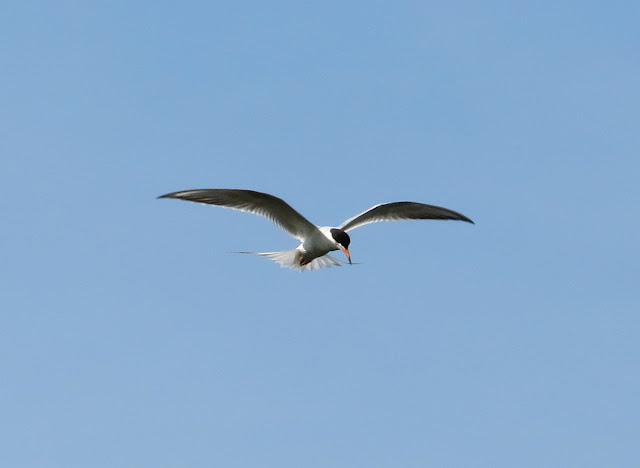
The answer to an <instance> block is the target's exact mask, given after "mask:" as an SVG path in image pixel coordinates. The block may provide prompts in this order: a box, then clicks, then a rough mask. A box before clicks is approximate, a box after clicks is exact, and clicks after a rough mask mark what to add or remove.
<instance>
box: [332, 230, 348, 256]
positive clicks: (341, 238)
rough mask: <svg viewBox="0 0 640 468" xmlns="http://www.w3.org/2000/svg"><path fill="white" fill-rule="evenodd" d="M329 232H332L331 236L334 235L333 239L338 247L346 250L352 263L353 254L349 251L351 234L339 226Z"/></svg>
mask: <svg viewBox="0 0 640 468" xmlns="http://www.w3.org/2000/svg"><path fill="white" fill-rule="evenodd" d="M329 232H330V233H331V237H333V241H334V242H335V243H336V247H337V248H338V249H340V250H342V251H343V252H344V254H345V255H346V256H347V258H348V259H349V263H351V254H350V253H349V244H350V243H351V239H350V238H349V234H347V233H346V232H344V231H343V230H342V229H338V228H331V230H330V231H329Z"/></svg>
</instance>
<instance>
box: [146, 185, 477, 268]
mask: <svg viewBox="0 0 640 468" xmlns="http://www.w3.org/2000/svg"><path fill="white" fill-rule="evenodd" d="M158 198H177V199H180V200H187V201H192V202H197V203H205V204H209V205H218V206H223V207H226V208H231V209H234V210H239V211H247V212H249V213H253V214H257V215H260V216H264V217H266V218H268V219H269V220H271V221H272V222H274V223H275V224H277V225H278V226H280V227H281V228H282V229H283V230H285V231H286V232H287V233H288V234H290V235H291V236H293V237H294V238H296V239H298V240H299V241H301V244H300V245H299V246H298V247H297V248H295V249H292V250H285V251H282V252H239V253H247V254H249V253H250V254H255V255H260V256H263V257H266V258H268V259H270V260H273V261H274V262H276V263H278V264H279V265H280V266H281V267H283V268H289V269H292V270H296V271H312V270H317V269H320V268H324V267H331V266H334V265H335V266H340V265H342V264H343V263H345V262H342V261H340V260H338V259H336V258H334V257H332V256H331V255H329V252H331V251H334V250H342V251H343V252H344V254H345V255H346V256H347V258H348V259H349V263H351V256H350V254H349V250H348V247H349V243H350V238H349V235H348V234H347V232H349V231H351V230H353V229H356V228H358V227H361V226H364V225H366V224H370V223H377V222H379V221H396V220H403V219H438V220H457V221H465V222H468V223H472V224H473V221H471V219H469V218H467V217H466V216H464V215H463V214H460V213H457V212H455V211H453V210H449V209H448V208H442V207H440V206H435V205H427V204H425V203H416V202H408V201H402V202H392V203H381V204H379V205H375V206H372V207H371V208H369V209H368V210H365V211H363V212H362V213H360V214H358V215H356V216H354V217H352V218H349V219H347V220H346V221H344V222H343V223H342V224H341V225H340V226H338V227H335V228H332V227H319V226H316V225H314V224H313V223H311V222H310V221H308V220H307V219H306V218H305V217H304V216H302V215H301V214H300V213H298V212H297V211H296V210H294V209H293V208H292V207H291V206H290V205H289V204H288V203H287V202H285V201H284V200H282V199H281V198H278V197H275V196H273V195H269V194H267V193H262V192H255V191H253V190H236V189H199V190H185V191H181V192H173V193H168V194H166V195H161V196H160V197H158Z"/></svg>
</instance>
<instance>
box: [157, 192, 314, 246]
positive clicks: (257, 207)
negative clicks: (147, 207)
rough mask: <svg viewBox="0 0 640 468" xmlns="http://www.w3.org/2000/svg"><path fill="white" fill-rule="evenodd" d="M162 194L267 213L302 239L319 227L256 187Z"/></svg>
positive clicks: (280, 200) (255, 212)
mask: <svg viewBox="0 0 640 468" xmlns="http://www.w3.org/2000/svg"><path fill="white" fill-rule="evenodd" d="M158 198H178V199H180V200H187V201H192V202H197V203H206V204H209V205H218V206H224V207H226V208H232V209H234V210H240V211H247V212H249V213H253V214H257V215H260V216H264V217H266V218H268V219H270V220H271V221H273V222H274V223H275V224H277V225H278V226H280V227H281V228H282V229H284V230H285V231H287V232H288V233H289V234H291V235H292V236H293V237H295V238H297V239H299V240H301V241H303V240H304V239H305V238H306V237H308V236H309V235H311V234H313V233H315V231H317V230H318V228H317V227H316V226H314V225H313V224H312V223H311V222H310V221H308V220H307V219H306V218H305V217H304V216H302V215H301V214H300V213H298V212H297V211H296V210H294V209H293V208H291V206H289V204H288V203H287V202H285V201H284V200H282V199H281V198H278V197H274V196H273V195H269V194H268V193H262V192H254V191H253V190H234V189H200V190H185V191H182V192H173V193H167V194H166V195H161V196H159V197H158Z"/></svg>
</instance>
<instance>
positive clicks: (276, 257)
mask: <svg viewBox="0 0 640 468" xmlns="http://www.w3.org/2000/svg"><path fill="white" fill-rule="evenodd" d="M236 253H242V254H252V255H260V256H262V257H267V258H268V259H270V260H273V261H274V262H276V263H277V264H278V265H280V266H281V267H282V268H289V269H291V270H296V271H312V270H318V269H320V268H324V267H330V266H334V265H336V266H342V262H341V261H340V260H338V259H336V258H333V257H332V256H331V255H329V254H326V255H323V256H322V257H318V258H315V259H313V260H312V261H311V262H309V263H307V264H306V265H300V260H301V258H302V255H301V253H300V251H299V250H298V249H292V250H283V251H282V252H236Z"/></svg>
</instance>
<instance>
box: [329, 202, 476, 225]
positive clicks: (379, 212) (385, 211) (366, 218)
mask: <svg viewBox="0 0 640 468" xmlns="http://www.w3.org/2000/svg"><path fill="white" fill-rule="evenodd" d="M400 219H453V220H458V221H466V222H468V223H471V224H473V221H471V220H470V219H469V218H467V217H466V216H465V215H463V214H460V213H457V212H455V211H453V210H449V209H447V208H442V207H441V206H435V205H427V204H425V203H416V202H407V201H403V202H393V203H381V204H379V205H375V206H372V207H371V208H369V209H368V210H366V211H363V212H362V213H360V214H358V215H356V216H354V217H352V218H349V219H347V220H346V221H345V222H343V223H342V224H341V225H340V229H342V230H343V231H350V230H352V229H355V228H357V227H360V226H364V225H365V224H369V223H377V222H379V221H397V220H400Z"/></svg>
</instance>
